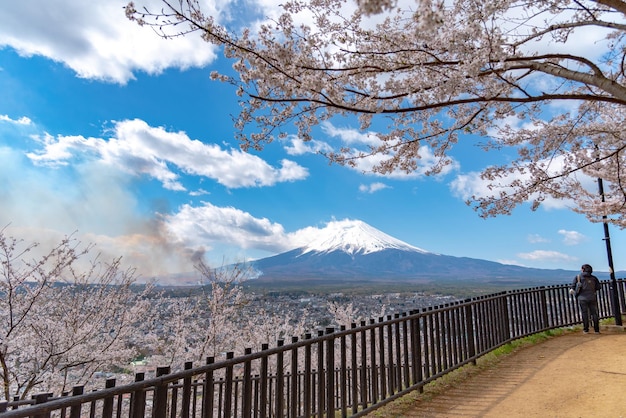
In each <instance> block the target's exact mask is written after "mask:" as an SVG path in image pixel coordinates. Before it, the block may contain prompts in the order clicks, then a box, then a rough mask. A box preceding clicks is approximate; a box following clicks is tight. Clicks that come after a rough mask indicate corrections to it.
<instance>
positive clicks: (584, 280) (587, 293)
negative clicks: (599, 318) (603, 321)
mask: <svg viewBox="0 0 626 418" xmlns="http://www.w3.org/2000/svg"><path fill="white" fill-rule="evenodd" d="M578 277H580V283H581V285H582V289H581V291H580V293H579V294H578V299H582V300H594V299H595V298H596V293H597V292H599V291H600V280H598V278H597V277H596V276H594V275H593V274H591V273H588V272H586V271H583V272H582V273H580V274H579V275H578V276H576V277H574V281H573V282H572V286H571V288H572V289H576V283H577V282H578Z"/></svg>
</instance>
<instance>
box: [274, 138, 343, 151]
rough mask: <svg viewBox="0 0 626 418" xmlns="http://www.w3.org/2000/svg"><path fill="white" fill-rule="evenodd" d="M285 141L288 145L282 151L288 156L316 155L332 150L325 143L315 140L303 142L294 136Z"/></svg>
mask: <svg viewBox="0 0 626 418" xmlns="http://www.w3.org/2000/svg"><path fill="white" fill-rule="evenodd" d="M287 141H288V143H289V145H286V146H285V147H284V149H285V151H286V152H287V154H289V155H303V154H317V153H323V152H330V151H332V150H333V148H332V147H331V146H330V145H329V144H327V143H326V142H323V141H318V140H315V139H312V140H310V141H304V140H302V139H300V138H298V137H297V136H295V135H292V136H289V137H288V138H287Z"/></svg>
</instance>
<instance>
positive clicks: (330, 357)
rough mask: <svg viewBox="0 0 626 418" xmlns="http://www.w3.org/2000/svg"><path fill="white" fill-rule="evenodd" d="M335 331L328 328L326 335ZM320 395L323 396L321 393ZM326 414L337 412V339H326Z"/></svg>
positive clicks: (332, 414)
mask: <svg viewBox="0 0 626 418" xmlns="http://www.w3.org/2000/svg"><path fill="white" fill-rule="evenodd" d="M334 332H335V328H332V327H329V328H326V335H330V334H332V333H334ZM320 396H323V394H322V393H320ZM326 411H327V412H326V416H327V417H332V416H334V414H335V339H334V338H329V339H327V340H326Z"/></svg>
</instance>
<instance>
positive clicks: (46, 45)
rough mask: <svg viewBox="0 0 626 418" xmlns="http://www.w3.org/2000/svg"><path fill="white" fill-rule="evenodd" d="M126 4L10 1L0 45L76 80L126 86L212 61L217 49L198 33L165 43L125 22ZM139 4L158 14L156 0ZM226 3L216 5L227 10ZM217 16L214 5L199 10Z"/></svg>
mask: <svg viewBox="0 0 626 418" xmlns="http://www.w3.org/2000/svg"><path fill="white" fill-rule="evenodd" d="M127 3H128V2H127V1H126V0H98V1H97V2H90V1H74V0H47V1H45V2H36V3H33V2H30V1H12V2H6V3H4V4H3V5H2V8H0V47H2V46H9V47H11V48H14V49H15V50H16V51H18V53H20V54H21V55H23V56H32V55H41V56H44V57H46V58H49V59H51V60H53V61H57V62H61V63H63V64H64V65H66V66H67V67H69V68H71V69H72V70H73V71H75V72H76V74H77V75H78V76H79V77H83V78H89V79H98V80H106V81H111V82H115V83H121V84H124V83H126V82H128V81H129V80H131V79H133V78H134V76H133V73H134V72H136V71H143V72H146V73H149V74H158V73H160V72H162V71H163V70H164V69H166V68H170V67H175V68H181V69H185V68H189V67H202V66H205V65H206V64H208V63H209V62H211V61H212V60H214V59H215V57H216V54H215V48H214V47H212V46H211V45H209V44H208V43H206V42H204V41H202V40H201V39H200V36H199V35H197V34H191V35H188V36H185V37H178V38H175V39H172V40H167V41H166V40H163V39H161V38H160V37H159V36H157V35H156V34H155V33H154V32H153V31H152V30H151V29H150V28H147V27H140V26H139V25H137V24H136V23H134V22H131V21H130V20H128V19H127V18H126V16H125V11H124V6H125V5H126V4H127ZM139 4H141V5H142V6H143V5H146V6H150V7H152V8H153V9H154V10H158V9H160V8H161V7H162V3H161V2H160V1H158V0H142V1H140V2H138V7H139ZM227 5H228V2H220V3H219V6H220V7H225V6H227ZM203 7H204V10H205V11H206V12H207V14H208V15H212V16H216V17H217V18H219V16H220V15H221V13H222V11H221V10H220V9H218V8H217V7H216V3H209V2H206V4H205V5H204V6H203Z"/></svg>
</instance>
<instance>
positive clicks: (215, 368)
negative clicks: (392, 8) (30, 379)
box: [0, 279, 626, 418]
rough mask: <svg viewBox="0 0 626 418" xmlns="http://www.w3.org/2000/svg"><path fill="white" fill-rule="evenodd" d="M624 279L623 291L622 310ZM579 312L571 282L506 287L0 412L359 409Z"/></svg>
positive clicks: (243, 413) (606, 300)
mask: <svg viewBox="0 0 626 418" xmlns="http://www.w3.org/2000/svg"><path fill="white" fill-rule="evenodd" d="M625 285H626V282H625V281H624V279H619V280H617V282H616V289H615V291H617V292H618V295H619V303H620V305H621V309H620V311H622V312H623V311H624V309H623V308H624V293H625V292H624V289H625ZM611 286H612V283H611V282H602V289H601V291H600V292H599V298H598V299H599V303H598V309H599V314H600V317H601V318H608V317H611V316H612V315H613V312H614V311H613V307H612V300H613V299H612V295H613V293H612V292H613V289H612V287H611ZM580 321H581V315H580V313H579V310H578V306H577V303H576V300H575V299H574V298H573V297H571V296H570V295H569V293H568V286H567V285H556V286H547V287H536V288H530V289H523V290H513V291H505V292H501V293H496V294H492V295H487V296H481V297H476V298H472V299H467V300H464V301H458V302H454V303H450V304H446V305H443V306H432V307H428V308H423V309H419V310H414V311H410V312H407V313H403V314H396V315H394V316H388V317H386V318H378V320H375V319H370V320H369V322H365V321H364V322H361V323H360V324H352V325H351V327H350V328H348V329H346V328H345V327H342V328H341V329H338V330H336V329H334V328H326V329H325V330H323V331H322V330H320V331H318V332H317V335H311V334H307V335H305V336H304V338H302V339H300V338H296V337H293V338H292V339H291V342H290V343H288V344H285V342H284V341H278V342H277V344H276V347H272V348H270V347H269V345H263V346H262V348H261V351H258V352H254V353H253V352H252V350H251V349H246V351H245V353H244V354H243V355H241V356H237V357H235V356H234V353H227V354H226V358H225V359H224V360H221V361H217V362H216V361H215V359H214V358H212V357H210V358H207V359H206V364H204V365H201V366H198V367H194V365H193V364H192V363H185V366H184V369H183V370H181V371H176V372H173V373H172V372H171V370H170V369H169V368H167V367H165V368H158V369H157V370H156V377H155V378H151V379H145V375H144V374H143V373H138V374H137V375H136V376H135V382H134V383H131V384H126V385H123V386H115V379H109V380H107V381H106V388H105V389H102V390H98V391H94V392H89V393H82V392H83V388H82V387H75V388H74V390H73V391H72V393H68V394H64V396H61V397H56V398H53V397H52V395H51V394H39V395H36V396H34V397H33V399H31V400H27V401H15V402H7V401H5V402H0V417H2V418H5V417H6V418H9V417H42V418H43V417H70V418H78V417H104V418H109V417H130V418H138V417H146V416H151V417H154V418H166V417H172V418H178V417H182V418H187V417H224V418H226V417H246V418H247V417H250V418H252V417H254V418H274V417H276V418H283V417H334V416H342V417H347V416H354V417H357V416H361V415H364V414H365V413H367V412H369V411H372V410H374V409H376V408H378V407H380V406H381V405H383V404H385V403H387V402H389V401H391V400H393V399H396V398H398V397H400V396H403V395H404V394H406V393H408V392H410V391H413V390H420V391H421V390H422V389H423V386H424V385H425V384H427V383H429V382H431V381H433V380H435V379H437V378H439V377H441V376H443V375H444V374H447V373H449V372H451V371H453V370H455V369H457V368H459V367H461V366H464V365H466V364H468V363H474V364H475V363H476V360H477V359H478V358H479V357H480V356H482V355H484V354H486V353H488V352H490V351H492V350H494V349H495V348H497V347H499V346H501V345H503V344H506V343H507V342H510V341H512V340H515V339H518V338H521V337H525V336H528V335H531V334H534V333H537V332H541V331H545V330H548V329H553V328H559V327H565V326H570V325H574V324H576V323H579V322H580Z"/></svg>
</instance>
